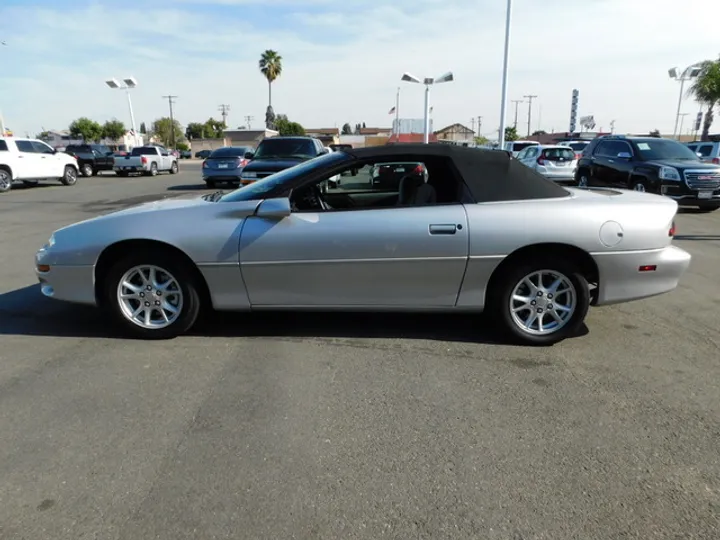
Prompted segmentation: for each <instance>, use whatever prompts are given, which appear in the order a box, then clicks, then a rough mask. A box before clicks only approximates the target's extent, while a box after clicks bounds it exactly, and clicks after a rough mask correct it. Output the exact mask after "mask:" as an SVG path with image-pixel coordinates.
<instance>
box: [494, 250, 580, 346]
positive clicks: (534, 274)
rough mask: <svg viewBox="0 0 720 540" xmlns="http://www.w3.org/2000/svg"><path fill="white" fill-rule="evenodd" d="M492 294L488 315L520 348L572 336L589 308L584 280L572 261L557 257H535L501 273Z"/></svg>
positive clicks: (546, 343)
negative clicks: (493, 316) (497, 321)
mask: <svg viewBox="0 0 720 540" xmlns="http://www.w3.org/2000/svg"><path fill="white" fill-rule="evenodd" d="M538 278H541V279H540V280H538ZM495 291H496V292H495V294H494V295H493V296H492V297H491V300H490V308H491V312H492V313H493V314H494V315H496V316H497V317H498V320H499V321H500V323H501V325H502V327H503V330H505V331H506V332H507V333H508V334H509V336H510V337H511V338H512V339H513V341H517V342H519V343H521V344H524V345H552V344H554V343H557V342H559V341H562V340H563V339H566V338H568V337H571V336H573V335H576V334H577V332H578V330H579V329H580V326H581V325H582V324H583V321H584V320H585V316H586V315H587V312H588V309H589V307H590V291H589V288H588V282H587V280H586V279H585V277H584V276H583V275H582V274H581V273H580V271H579V269H578V267H577V266H576V265H575V264H573V263H572V261H567V260H562V259H560V258H559V257H552V256H549V257H539V258H535V259H532V260H529V261H526V262H522V263H520V264H518V265H516V266H515V267H514V268H510V269H509V270H506V271H504V272H503V275H502V277H501V279H500V281H499V283H498V285H497V287H495Z"/></svg>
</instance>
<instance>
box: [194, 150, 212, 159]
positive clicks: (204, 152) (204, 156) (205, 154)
mask: <svg viewBox="0 0 720 540" xmlns="http://www.w3.org/2000/svg"><path fill="white" fill-rule="evenodd" d="M211 153H212V150H200V151H199V152H195V157H196V158H198V159H207V158H208V157H209V156H210V154H211Z"/></svg>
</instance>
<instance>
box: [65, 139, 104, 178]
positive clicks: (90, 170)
mask: <svg viewBox="0 0 720 540" xmlns="http://www.w3.org/2000/svg"><path fill="white" fill-rule="evenodd" d="M65 153H66V154H70V155H71V156H74V157H75V159H77V163H78V167H79V168H80V174H82V175H83V176H94V175H96V174H97V173H99V172H100V171H112V170H113V168H114V166H115V155H114V152H113V151H112V150H111V149H110V147H108V146H105V145H104V144H69V145H68V146H67V147H66V148H65Z"/></svg>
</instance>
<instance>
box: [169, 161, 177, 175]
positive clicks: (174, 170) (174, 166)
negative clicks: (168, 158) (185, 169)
mask: <svg viewBox="0 0 720 540" xmlns="http://www.w3.org/2000/svg"><path fill="white" fill-rule="evenodd" d="M177 173H178V164H177V161H173V162H172V165H170V174H177Z"/></svg>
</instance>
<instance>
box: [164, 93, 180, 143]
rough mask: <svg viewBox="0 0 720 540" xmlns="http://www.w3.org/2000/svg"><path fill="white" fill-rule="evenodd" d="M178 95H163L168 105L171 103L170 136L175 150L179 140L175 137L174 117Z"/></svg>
mask: <svg viewBox="0 0 720 540" xmlns="http://www.w3.org/2000/svg"><path fill="white" fill-rule="evenodd" d="M177 97H178V96H163V99H167V100H168V105H170V137H172V148H173V150H176V148H175V147H176V146H177V142H176V139H175V118H174V117H173V105H174V104H175V99H176V98H177Z"/></svg>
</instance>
